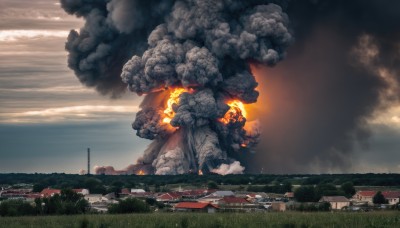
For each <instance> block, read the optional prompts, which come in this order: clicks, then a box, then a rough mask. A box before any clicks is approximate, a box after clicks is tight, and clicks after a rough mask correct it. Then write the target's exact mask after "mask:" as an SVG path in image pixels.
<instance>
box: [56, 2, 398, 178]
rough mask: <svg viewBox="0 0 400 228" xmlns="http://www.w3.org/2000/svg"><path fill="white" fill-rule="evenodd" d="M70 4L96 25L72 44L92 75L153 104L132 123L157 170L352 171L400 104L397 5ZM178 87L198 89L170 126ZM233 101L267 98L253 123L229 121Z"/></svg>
mask: <svg viewBox="0 0 400 228" xmlns="http://www.w3.org/2000/svg"><path fill="white" fill-rule="evenodd" d="M61 3H62V6H63V8H64V9H65V11H66V12H68V13H70V14H75V15H77V16H79V17H84V18H85V20H86V24H85V26H84V27H83V28H82V29H81V31H79V32H78V31H71V33H70V35H69V37H68V41H67V44H66V49H67V51H68V52H69V60H68V65H69V67H70V68H71V69H73V70H74V72H75V74H76V75H77V77H78V79H79V80H80V81H81V82H82V83H83V84H85V85H87V86H89V87H94V88H96V89H97V90H98V91H99V92H100V93H102V94H107V95H110V96H112V97H117V96H119V95H120V94H121V93H123V92H124V91H125V88H126V85H128V88H129V90H130V91H132V92H135V93H137V94H139V95H143V94H145V98H144V100H143V103H142V105H141V110H140V111H139V112H138V113H137V115H136V119H135V121H134V122H133V124H132V127H133V129H135V130H136V131H137V135H138V136H140V137H143V138H146V139H150V140H153V142H152V143H151V144H150V146H149V147H148V149H147V150H146V151H145V152H144V155H143V156H142V157H141V158H140V159H139V160H138V164H139V165H140V166H141V167H146V170H148V172H149V173H150V172H153V171H154V172H155V173H156V174H178V173H187V172H197V170H205V171H213V172H216V173H219V174H230V173H241V172H243V170H244V167H245V168H246V169H245V171H246V172H259V171H260V170H261V169H262V168H263V170H264V171H265V172H272V173H293V172H321V171H325V172H326V171H346V170H348V169H349V168H350V166H351V164H349V162H348V161H349V159H348V157H349V156H351V152H352V151H353V150H354V149H355V147H366V146H368V143H367V142H368V141H367V139H368V136H369V132H370V131H369V129H368V124H367V123H368V121H369V119H370V118H372V117H373V116H374V115H376V114H377V113H378V110H379V111H382V110H385V108H387V107H389V106H390V105H392V104H394V103H397V102H398V99H399V94H400V91H399V66H400V65H399V52H400V51H399V50H400V44H399V40H400V33H399V30H398V28H399V21H400V14H398V12H399V10H400V3H398V2H395V1H388V2H385V3H381V2H380V1H377V0H367V1H352V2H348V1H344V0H338V1H328V0H325V1H323V0H321V1H282V2H281V1H256V0H253V1H230V0H225V1H222V0H221V1H200V0H198V1H196V0H191V1H189V0H188V1H161V2H159V1H146V2H143V1H127V0H104V1H90V0H81V1H68V0H61ZM289 19H290V24H289ZM293 36H294V37H295V39H293ZM290 45H291V47H290V48H289V46H290ZM288 48H289V49H288ZM287 49H288V50H287ZM286 50H287V56H286ZM285 57H286V59H285V60H284V61H282V62H280V63H278V62H279V61H281V60H282V59H284V58H285ZM276 64H277V65H276ZM274 65H276V66H274ZM272 66H274V67H272ZM250 67H251V70H250ZM253 75H254V76H255V77H254V76H253ZM121 77H122V80H121ZM125 83H126V84H125ZM257 86H258V87H257ZM176 87H179V88H185V92H183V93H182V94H180V96H179V101H178V102H177V103H176V104H174V105H173V106H172V110H173V114H174V115H173V117H172V118H171V120H170V122H169V123H163V119H164V115H165V112H164V108H165V107H164V106H165V103H166V102H167V100H168V98H169V96H170V94H171V92H172V90H173V89H174V88H176ZM232 99H235V100H240V101H241V102H243V103H245V104H252V103H254V102H256V101H257V99H258V102H257V103H255V104H252V107H253V108H254V110H253V113H250V116H251V117H249V120H254V122H253V121H252V123H253V124H251V122H250V121H249V120H247V122H246V118H244V119H243V118H242V117H243V116H242V114H240V115H238V116H234V117H233V118H234V121H231V122H229V123H228V124H222V123H221V121H219V119H221V118H223V117H224V115H225V114H226V113H227V112H228V113H229V111H228V110H229V109H230V107H229V105H228V102H229V100H232ZM264 106H265V107H264ZM258 118H259V119H260V121H259V122H257V120H256V119H258ZM254 123H257V124H254ZM259 125H261V129H262V134H261V130H260V129H259ZM259 142H261V143H259ZM257 144H258V146H257V147H255V146H256V145H257ZM254 148H256V150H255V151H254ZM239 161H240V163H239ZM242 166H244V167H242ZM97 169H98V170H100V169H101V167H100V168H99V167H98V168H97ZM103 169H104V170H103V171H104V172H103V173H118V172H119V171H116V170H114V169H113V168H112V167H103ZM134 169H135V172H136V170H137V169H136V168H134ZM152 169H154V170H152ZM126 170H133V168H129V167H128V168H127V169H126ZM126 170H125V171H122V172H126Z"/></svg>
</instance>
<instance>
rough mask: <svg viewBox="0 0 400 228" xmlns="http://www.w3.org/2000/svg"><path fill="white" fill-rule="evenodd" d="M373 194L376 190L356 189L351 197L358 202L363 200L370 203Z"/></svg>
mask: <svg viewBox="0 0 400 228" xmlns="http://www.w3.org/2000/svg"><path fill="white" fill-rule="evenodd" d="M375 194H376V191H358V192H356V194H355V195H354V196H353V199H354V200H356V201H358V202H365V203H368V204H372V201H373V198H374V196H375Z"/></svg>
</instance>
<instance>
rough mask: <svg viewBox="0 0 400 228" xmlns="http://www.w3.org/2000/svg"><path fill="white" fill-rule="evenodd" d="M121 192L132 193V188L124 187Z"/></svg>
mask: <svg viewBox="0 0 400 228" xmlns="http://www.w3.org/2000/svg"><path fill="white" fill-rule="evenodd" d="M121 193H122V194H130V193H131V190H130V189H128V188H123V189H121Z"/></svg>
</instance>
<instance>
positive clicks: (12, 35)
mask: <svg viewBox="0 0 400 228" xmlns="http://www.w3.org/2000/svg"><path fill="white" fill-rule="evenodd" d="M68 33H69V31H63V30H1V31H0V42H15V41H18V40H21V39H37V38H43V37H63V38H65V37H67V36H68Z"/></svg>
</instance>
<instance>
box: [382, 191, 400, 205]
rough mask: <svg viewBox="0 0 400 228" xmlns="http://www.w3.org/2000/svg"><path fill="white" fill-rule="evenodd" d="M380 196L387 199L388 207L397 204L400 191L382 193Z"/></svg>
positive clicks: (399, 199) (399, 198)
mask: <svg viewBox="0 0 400 228" xmlns="http://www.w3.org/2000/svg"><path fill="white" fill-rule="evenodd" d="M382 195H383V196H384V197H385V199H387V201H388V204H390V205H394V204H397V203H399V201H400V191H384V192H382Z"/></svg>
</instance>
